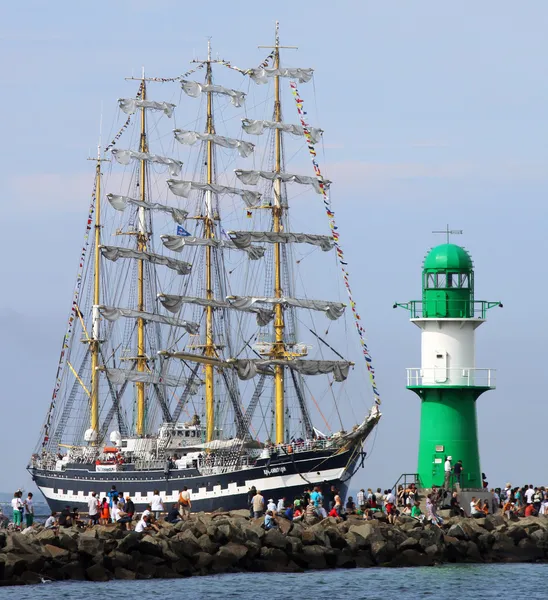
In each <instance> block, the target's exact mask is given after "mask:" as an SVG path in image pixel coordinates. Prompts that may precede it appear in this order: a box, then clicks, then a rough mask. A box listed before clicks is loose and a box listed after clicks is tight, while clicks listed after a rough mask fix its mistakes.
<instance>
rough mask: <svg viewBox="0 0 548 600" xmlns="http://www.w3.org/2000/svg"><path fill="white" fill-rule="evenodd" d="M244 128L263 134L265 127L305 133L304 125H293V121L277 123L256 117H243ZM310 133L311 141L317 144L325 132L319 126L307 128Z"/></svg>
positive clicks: (250, 132) (298, 133) (247, 130)
mask: <svg viewBox="0 0 548 600" xmlns="http://www.w3.org/2000/svg"><path fill="white" fill-rule="evenodd" d="M242 128H243V130H244V131H245V132H246V133H249V134H250V135H261V134H262V133H263V131H264V129H265V128H267V129H281V131H285V133H291V134H292V135H304V127H303V126H302V125H293V124H291V123H277V122H276V121H258V120H254V119H242ZM307 131H308V133H309V134H310V141H311V142H312V143H313V144H317V143H318V142H319V141H320V137H321V135H322V133H323V131H322V130H321V129H318V128H317V127H309V128H307Z"/></svg>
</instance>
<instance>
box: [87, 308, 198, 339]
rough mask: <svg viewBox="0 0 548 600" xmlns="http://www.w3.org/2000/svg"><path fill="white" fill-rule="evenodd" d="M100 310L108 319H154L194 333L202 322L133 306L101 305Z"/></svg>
mask: <svg viewBox="0 0 548 600" xmlns="http://www.w3.org/2000/svg"><path fill="white" fill-rule="evenodd" d="M99 312H100V313H101V314H102V315H103V317H105V319H107V321H117V320H118V319H119V318H120V317H127V318H133V319H144V320H145V321H153V322H154V323H164V324H166V325H173V326H174V327H182V328H183V329H185V330H186V331H187V333H190V334H192V335H195V334H197V333H198V332H199V331H200V324H199V323H193V322H192V321H181V320H179V319H176V318H175V317H168V316H165V315H158V314H156V313H150V312H144V311H142V310H133V309H131V308H117V307H115V306H100V307H99Z"/></svg>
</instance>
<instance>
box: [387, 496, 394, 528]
mask: <svg viewBox="0 0 548 600" xmlns="http://www.w3.org/2000/svg"><path fill="white" fill-rule="evenodd" d="M385 508H386V514H387V515H388V522H389V523H391V524H392V525H393V524H394V522H395V520H396V496H394V494H393V492H392V490H386V504H385Z"/></svg>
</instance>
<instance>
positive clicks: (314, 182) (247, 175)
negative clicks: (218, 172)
mask: <svg viewBox="0 0 548 600" xmlns="http://www.w3.org/2000/svg"><path fill="white" fill-rule="evenodd" d="M234 173H236V177H237V178H238V179H239V180H240V181H241V182H242V183H245V185H257V183H259V179H261V178H262V179H268V180H270V181H274V180H275V179H280V180H281V181H283V182H284V183H287V182H293V183H301V184H304V185H311V186H312V187H313V188H314V190H315V191H316V193H317V194H321V193H322V190H321V188H320V182H319V180H318V178H317V177H310V176H309V175H294V174H292V173H276V172H275V171H244V170H243V169H235V170H234ZM322 183H323V185H324V186H326V187H328V186H329V184H330V183H331V181H329V180H328V179H324V180H323V181H322Z"/></svg>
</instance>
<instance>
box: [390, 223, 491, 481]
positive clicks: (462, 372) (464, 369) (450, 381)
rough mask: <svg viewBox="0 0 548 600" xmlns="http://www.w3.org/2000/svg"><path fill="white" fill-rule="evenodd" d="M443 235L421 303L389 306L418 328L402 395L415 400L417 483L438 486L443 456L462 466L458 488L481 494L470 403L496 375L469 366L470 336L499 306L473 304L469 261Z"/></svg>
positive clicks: (427, 262)
mask: <svg viewBox="0 0 548 600" xmlns="http://www.w3.org/2000/svg"><path fill="white" fill-rule="evenodd" d="M444 233H445V232H444ZM446 233H447V243H445V244H441V245H439V246H436V247H435V248H432V249H431V250H430V252H428V254H427V255H426V257H425V259H424V263H423V266H422V300H411V301H410V302H407V303H396V304H395V305H394V308H395V307H397V306H399V307H402V308H405V309H407V310H408V311H409V314H410V320H411V322H412V323H413V324H415V325H416V326H417V327H418V328H419V329H420V330H421V366H420V367H416V368H409V369H407V389H409V390H412V391H413V392H415V394H417V396H418V397H419V398H420V401H421V420H420V440H419V457H418V469H417V473H418V476H419V480H420V485H421V487H422V488H431V487H432V486H433V485H438V486H441V485H443V483H444V464H445V460H446V459H447V458H448V457H449V458H450V460H451V462H452V465H453V466H454V465H455V464H456V462H457V461H459V460H461V461H462V467H463V468H462V475H461V481H460V485H461V488H463V489H481V488H482V471H481V466H480V456H479V447H478V428H477V417H476V400H477V399H478V398H479V397H480V396H481V395H482V394H483V393H484V392H486V391H488V390H492V389H494V388H495V371H494V369H486V368H477V367H476V358H475V354H476V351H475V335H476V329H477V328H478V327H479V326H480V325H482V324H483V323H484V322H485V320H486V315H487V311H488V310H489V309H491V308H493V307H495V306H502V304H501V303H500V302H487V301H485V300H476V299H475V297H474V264H473V262H472V258H471V256H470V254H469V253H468V251H467V250H465V249H464V248H463V247H461V246H457V245H456V244H451V243H449V233H451V232H450V231H449V229H448V230H447V232H446ZM459 233H460V232H459Z"/></svg>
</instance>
